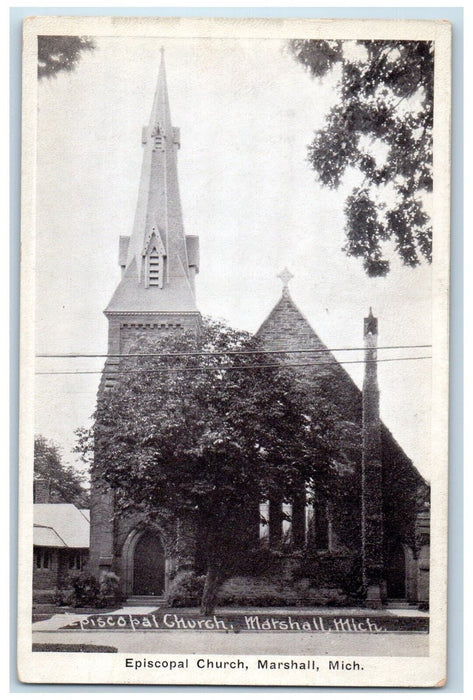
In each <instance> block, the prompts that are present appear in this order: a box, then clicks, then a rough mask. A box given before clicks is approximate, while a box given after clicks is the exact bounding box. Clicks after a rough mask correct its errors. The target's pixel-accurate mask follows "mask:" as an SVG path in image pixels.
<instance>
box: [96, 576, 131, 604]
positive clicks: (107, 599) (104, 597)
mask: <svg viewBox="0 0 473 700" xmlns="http://www.w3.org/2000/svg"><path fill="white" fill-rule="evenodd" d="M119 582H120V579H119V577H118V576H117V575H116V574H114V573H113V571H108V572H107V573H106V574H105V576H104V577H103V579H102V581H101V583H100V591H99V597H98V604H99V605H100V606H101V607H108V606H110V605H115V604H116V603H120V602H121V601H122V600H124V599H125V596H124V595H123V593H122V592H121V590H120V587H119Z"/></svg>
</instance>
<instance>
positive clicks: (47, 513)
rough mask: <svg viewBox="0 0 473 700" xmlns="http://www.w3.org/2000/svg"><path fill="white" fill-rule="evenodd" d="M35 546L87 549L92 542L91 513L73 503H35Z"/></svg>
mask: <svg viewBox="0 0 473 700" xmlns="http://www.w3.org/2000/svg"><path fill="white" fill-rule="evenodd" d="M33 525H34V531H33V544H34V545H35V546H38V547H60V548H63V549H64V548H69V549H87V548H88V547H89V542H90V518H89V511H88V510H85V509H81V510H79V509H78V508H76V506H75V505H73V504H72V503H35V504H34V511H33Z"/></svg>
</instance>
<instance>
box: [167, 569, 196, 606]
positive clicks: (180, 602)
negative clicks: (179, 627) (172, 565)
mask: <svg viewBox="0 0 473 700" xmlns="http://www.w3.org/2000/svg"><path fill="white" fill-rule="evenodd" d="M204 583H205V576H197V575H196V574H195V573H194V572H192V571H186V572H183V573H180V574H177V575H176V576H175V578H174V579H173V581H172V583H171V585H170V586H169V591H168V593H167V596H166V604H167V605H168V606H169V607H170V608H191V607H195V606H197V605H200V602H201V599H202V593H203V591H204Z"/></svg>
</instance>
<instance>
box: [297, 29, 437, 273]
mask: <svg viewBox="0 0 473 700" xmlns="http://www.w3.org/2000/svg"><path fill="white" fill-rule="evenodd" d="M290 48H291V51H292V54H293V55H294V57H295V58H296V60H297V61H299V62H300V63H302V65H303V66H304V67H305V68H306V69H307V70H308V71H309V72H310V74H311V75H312V76H313V77H315V78H321V79H323V78H324V77H325V76H327V75H328V74H329V73H333V72H335V74H336V76H337V78H338V81H337V90H338V96H339V99H338V101H337V104H336V105H335V106H334V107H333V108H332V109H331V110H330V112H329V113H328V114H327V116H326V120H325V125H324V127H323V128H322V129H320V130H319V131H317V132H316V133H315V137H314V140H313V141H312V143H311V144H310V145H309V147H308V155H309V162H310V163H311V166H312V168H313V169H314V170H315V172H316V174H317V178H318V179H319V181H320V182H321V183H322V184H323V185H325V186H327V187H330V188H337V187H338V186H339V185H340V184H341V183H342V180H343V178H344V175H345V174H346V172H347V171H348V170H349V169H355V170H357V171H358V172H359V173H361V178H360V182H359V184H358V185H357V186H355V187H354V189H353V191H352V192H351V194H350V195H349V196H348V198H347V200H346V202H345V217H346V225H345V232H346V244H345V246H344V251H345V252H346V254H347V255H350V256H355V257H360V258H362V260H363V267H364V269H365V270H366V272H367V273H368V275H370V276H383V275H386V274H387V272H388V271H389V262H388V260H387V259H386V258H385V257H384V256H383V251H382V244H383V242H384V241H388V240H392V241H393V243H394V245H395V250H396V251H397V253H398V255H399V257H400V258H401V260H402V262H403V263H404V264H405V265H408V266H410V267H415V266H417V265H418V264H419V263H420V262H421V261H422V260H427V261H428V262H431V256H432V228H431V223H430V219H429V216H428V214H427V213H426V211H425V208H424V200H425V195H426V194H427V193H429V192H431V191H432V127H433V77H434V48H433V44H432V43H431V42H425V41H356V42H352V41H349V42H344V41H319V40H312V39H309V40H294V41H292V42H291V44H290Z"/></svg>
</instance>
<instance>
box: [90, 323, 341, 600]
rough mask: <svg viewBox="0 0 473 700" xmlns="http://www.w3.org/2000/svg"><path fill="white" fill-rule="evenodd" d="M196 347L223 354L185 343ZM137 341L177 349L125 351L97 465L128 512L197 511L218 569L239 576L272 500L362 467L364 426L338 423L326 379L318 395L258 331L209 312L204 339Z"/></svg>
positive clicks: (102, 407) (97, 436)
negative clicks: (358, 459) (358, 451)
mask: <svg viewBox="0 0 473 700" xmlns="http://www.w3.org/2000/svg"><path fill="white" fill-rule="evenodd" d="M196 348H198V350H199V351H200V352H204V353H210V352H212V353H219V354H218V355H215V354H213V355H208V354H207V355H205V356H197V355H192V354H185V355H184V354H183V353H192V352H194V351H195V350H196ZM136 351H137V352H139V353H148V354H149V353H178V355H177V356H176V355H168V356H167V357H162V356H161V357H139V358H136V357H134V358H130V359H127V360H126V361H124V362H122V364H121V374H120V376H119V379H118V381H117V383H116V385H115V387H114V389H113V390H111V391H108V392H104V393H103V395H102V396H101V398H100V399H99V402H98V406H97V412H96V420H95V426H94V430H93V440H94V453H95V454H94V465H95V467H94V468H95V469H96V470H97V471H98V473H100V474H101V475H102V477H103V478H105V480H106V481H107V482H108V483H109V484H110V485H111V486H112V487H114V488H115V489H116V492H115V505H116V509H117V512H122V513H123V512H127V511H132V512H133V511H135V512H136V511H138V512H140V513H142V515H143V517H144V518H145V519H146V518H149V519H150V521H152V520H153V518H156V517H162V514H163V509H164V510H165V511H168V512H169V513H170V514H178V515H179V514H181V515H182V516H186V514H189V513H193V514H194V516H195V518H196V519H197V520H198V522H199V525H200V528H201V530H200V532H201V535H200V539H201V541H204V542H205V546H206V552H205V558H206V567H207V577H209V576H210V577H211V578H212V577H213V578H214V580H217V579H220V580H221V579H222V578H226V577H227V576H228V575H231V571H232V565H233V563H234V561H235V559H236V558H238V552H239V550H241V549H242V547H243V549H244V548H245V547H248V542H249V540H250V530H251V529H252V528H253V542H254V535H255V527H258V526H259V515H258V505H259V503H260V502H261V501H262V500H265V499H266V498H269V497H270V496H271V495H272V496H274V494H276V495H277V498H278V499H279V500H284V499H290V498H291V497H292V496H293V495H295V494H300V490H301V488H303V487H304V483H309V484H311V485H312V486H313V487H314V488H315V489H317V490H319V487H320V486H321V483H322V482H323V483H324V484H325V485H326V486H327V479H328V478H330V477H329V475H330V474H333V475H334V476H335V475H339V470H340V468H341V466H340V465H341V464H342V463H343V465H344V466H343V468H344V469H347V468H348V469H350V468H351V466H352V465H351V462H350V449H351V446H352V444H353V431H352V430H351V429H350V426H349V425H348V423H347V422H346V421H345V422H342V423H341V424H338V425H337V416H334V415H333V413H332V412H331V410H330V406H329V405H328V399H327V397H326V395H325V393H324V389H323V387H321V390H320V393H318V392H317V389H316V387H315V386H312V390H311V392H310V397H311V398H310V399H309V396H308V392H307V390H306V388H305V383H304V381H302V380H298V379H297V378H296V376H295V375H294V373H293V372H292V371H291V370H289V369H286V368H283V367H280V366H278V361H277V360H275V356H274V355H267V354H265V353H264V350H263V349H262V347H261V341H259V340H258V339H257V338H255V337H254V336H252V335H250V334H248V333H246V332H243V331H236V330H233V329H231V328H229V327H228V326H226V325H225V324H223V323H221V322H214V321H209V320H207V321H204V322H203V324H202V327H201V330H200V335H199V337H198V339H197V342H196V337H195V335H193V334H191V333H189V334H187V333H184V332H183V333H182V334H181V335H179V336H168V337H163V338H161V339H156V340H153V341H152V340H150V339H149V338H146V337H143V338H142V339H140V340H139V342H138V343H137V346H136ZM242 351H244V352H250V353H251V354H247V355H242V354H235V353H236V352H238V353H240V352H242ZM255 365H259V366H261V365H262V366H263V367H262V368H260V369H254V366H255ZM268 365H269V366H268ZM275 365H276V366H275ZM322 463H323V465H324V466H323V467H321V466H320V465H321V464H322ZM334 480H335V479H334ZM246 526H247V527H246ZM204 594H205V591H204Z"/></svg>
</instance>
